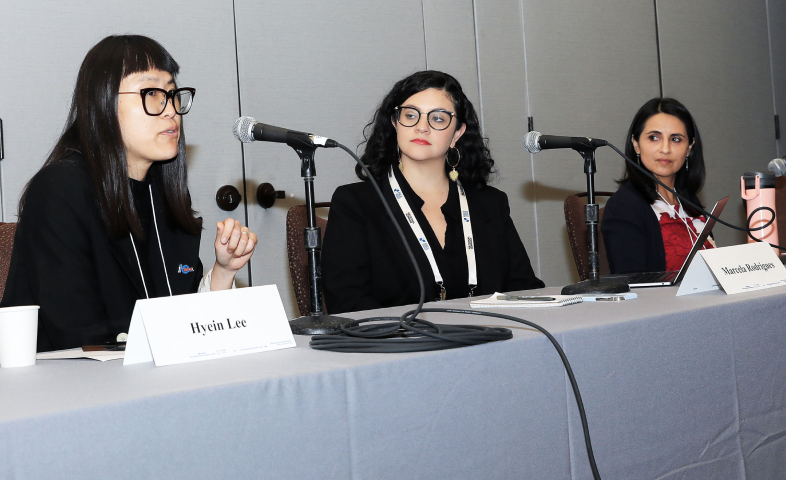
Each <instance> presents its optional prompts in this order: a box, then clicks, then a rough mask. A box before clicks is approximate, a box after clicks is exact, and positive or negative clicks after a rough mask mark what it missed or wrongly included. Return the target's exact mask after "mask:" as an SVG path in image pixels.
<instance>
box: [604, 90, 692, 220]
mask: <svg viewBox="0 0 786 480" xmlns="http://www.w3.org/2000/svg"><path fill="white" fill-rule="evenodd" d="M659 113H666V114H668V115H673V116H675V117H677V118H679V119H680V120H681V121H682V123H683V125H685V130H686V131H687V133H688V144H689V145H690V144H693V147H692V148H691V150H690V153H689V154H688V161H687V162H686V163H689V164H690V170H688V169H686V168H681V169H680V171H679V172H677V175H676V177H675V179H674V190H676V191H677V193H679V194H681V195H684V196H686V197H688V198H690V199H692V201H693V202H694V203H696V204H698V205H701V203H700V202H699V200H698V198H697V197H696V194H697V193H698V192H699V190H701V187H702V186H704V179H705V176H706V174H705V170H704V150H703V148H702V145H701V135H699V127H697V126H696V122H695V121H694V120H693V116H692V115H691V114H690V112H689V111H688V109H687V108H685V105H683V104H682V103H680V102H679V101H678V100H675V99H673V98H668V97H665V98H661V97H656V98H653V99H651V100H649V101H647V103H645V104H644V105H642V107H641V108H640V109H639V111H638V112H636V116H634V117H633V121H632V122H631V124H630V129H628V136H627V138H626V139H625V155H626V156H627V157H628V158H631V159H635V158H636V150H635V149H634V148H633V139H634V138H635V139H636V140H637V141H639V138H640V137H641V132H642V131H644V124H646V123H647V120H649V119H650V118H651V117H653V116H655V115H657V114H659ZM627 181H630V182H633V185H634V186H635V187H636V189H637V190H638V191H639V192H641V194H642V195H643V196H644V198H646V199H647V201H649V203H653V202H654V201H655V199H656V198H657V193H656V189H655V182H654V181H653V180H652V179H650V178H649V177H647V176H646V175H644V174H643V173H641V172H640V171H639V170H638V169H636V168H634V167H633V166H632V165H630V164H629V163H627V162H625V173H624V175H623V176H622V178H621V179H620V180H618V181H617V183H620V184H622V183H625V182H627ZM685 210H686V211H687V212H688V214H689V215H697V214H698V211H697V210H695V209H694V208H693V207H691V206H690V205H685Z"/></svg>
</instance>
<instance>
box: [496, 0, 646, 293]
mask: <svg viewBox="0 0 786 480" xmlns="http://www.w3.org/2000/svg"><path fill="white" fill-rule="evenodd" d="M522 5H523V19H524V22H523V23H524V38H525V44H526V59H527V90H528V92H529V100H530V101H529V115H530V116H532V117H533V123H534V130H536V131H539V132H543V133H547V134H551V135H568V136H590V137H596V138H603V139H606V140H608V141H610V142H612V143H614V144H615V145H618V146H620V147H622V146H623V144H624V139H625V134H626V132H627V129H628V125H629V123H630V119H631V118H632V116H633V114H634V113H635V112H636V110H637V109H638V108H639V107H640V106H641V104H642V103H644V102H645V101H646V100H648V99H650V98H652V97H654V96H657V95H658V69H657V48H656V35H655V22H654V11H653V10H654V9H653V4H652V2H648V1H643V0H642V1H635V2H619V1H617V0H600V1H595V2H591V3H580V2H579V3H577V2H573V1H571V0H531V1H527V2H522ZM489 133H490V134H491V132H489ZM492 138H493V137H492ZM521 157H522V158H524V159H527V161H529V162H531V164H532V168H533V170H534V172H535V174H534V176H533V178H531V179H519V181H520V182H522V183H524V184H531V185H532V190H533V198H534V200H535V202H536V225H537V231H538V244H539V247H540V248H539V250H540V255H539V263H540V266H541V269H540V273H541V277H542V278H543V280H544V281H545V282H546V284H547V285H560V284H566V283H571V282H572V281H577V280H578V276H577V274H576V267H575V265H574V263H573V261H572V259H573V256H572V253H571V249H570V243H569V241H568V236H567V230H566V228H565V216H564V206H563V205H564V200H565V197H567V196H568V195H571V194H573V193H576V192H583V191H586V189H587V183H586V175H585V173H584V162H583V159H582V157H581V155H579V154H578V153H577V152H575V151H573V150H548V151H543V152H540V153H537V154H535V155H529V154H526V153H525V152H522V154H521ZM596 165H597V174H596V176H595V182H596V183H595V186H596V189H597V190H598V191H612V192H613V191H615V190H616V189H617V185H616V183H615V180H616V179H618V178H619V177H620V176H621V174H622V172H623V160H622V159H621V158H620V157H619V156H618V155H617V154H615V153H614V152H613V151H612V150H611V149H609V148H601V149H598V151H597V159H596ZM605 200H606V199H605V198H600V199H599V201H600V202H601V203H603V202H605Z"/></svg>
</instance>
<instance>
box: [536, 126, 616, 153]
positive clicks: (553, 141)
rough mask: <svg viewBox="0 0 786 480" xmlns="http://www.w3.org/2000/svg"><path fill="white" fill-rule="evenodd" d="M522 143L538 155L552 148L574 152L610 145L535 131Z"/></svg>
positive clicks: (588, 139)
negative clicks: (567, 149)
mask: <svg viewBox="0 0 786 480" xmlns="http://www.w3.org/2000/svg"><path fill="white" fill-rule="evenodd" d="M522 143H523V144H524V148H526V149H527V151H528V152H529V153H538V152H539V151H541V150H550V149H552V148H572V149H573V150H579V149H587V148H598V147H605V146H606V145H608V142H606V140H601V139H599V138H589V137H561V136H558V135H543V134H541V133H540V132H536V131H534V130H533V131H532V132H529V133H528V134H526V135H525V136H524V140H523V141H522Z"/></svg>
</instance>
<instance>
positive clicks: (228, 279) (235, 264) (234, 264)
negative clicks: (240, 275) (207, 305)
mask: <svg viewBox="0 0 786 480" xmlns="http://www.w3.org/2000/svg"><path fill="white" fill-rule="evenodd" d="M257 241H258V240H257V236H256V234H255V233H252V232H251V231H250V230H249V229H248V227H244V226H243V225H242V224H241V223H240V222H238V221H237V220H235V219H233V218H227V219H226V220H224V221H223V222H218V223H217V224H216V241H215V243H214V245H215V248H216V264H215V266H214V267H213V274H212V278H211V282H210V289H211V290H225V289H228V288H231V287H232V281H233V280H234V278H235V273H237V271H238V270H240V269H241V268H243V267H244V266H245V265H246V263H248V261H249V260H250V259H251V255H252V254H253V253H254V249H255V248H256V246H257Z"/></svg>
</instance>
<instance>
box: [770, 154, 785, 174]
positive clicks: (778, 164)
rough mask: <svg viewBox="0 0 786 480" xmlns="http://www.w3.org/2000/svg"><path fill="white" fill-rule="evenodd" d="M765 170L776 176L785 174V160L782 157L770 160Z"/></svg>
mask: <svg viewBox="0 0 786 480" xmlns="http://www.w3.org/2000/svg"><path fill="white" fill-rule="evenodd" d="M767 170H769V171H771V172H772V173H774V174H775V176H776V177H780V176H783V175H786V162H784V161H783V159H782V158H776V159H775V160H771V161H770V164H769V165H767Z"/></svg>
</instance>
